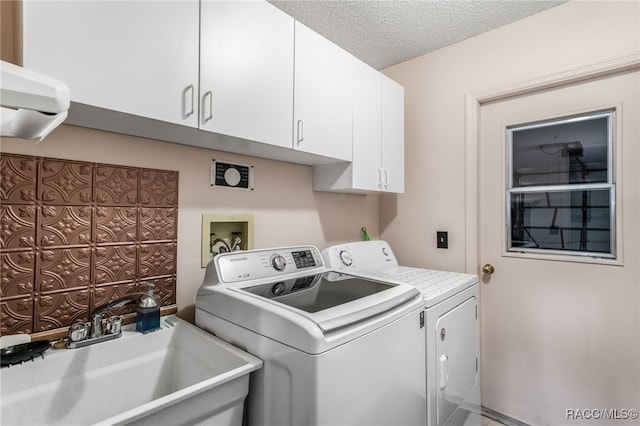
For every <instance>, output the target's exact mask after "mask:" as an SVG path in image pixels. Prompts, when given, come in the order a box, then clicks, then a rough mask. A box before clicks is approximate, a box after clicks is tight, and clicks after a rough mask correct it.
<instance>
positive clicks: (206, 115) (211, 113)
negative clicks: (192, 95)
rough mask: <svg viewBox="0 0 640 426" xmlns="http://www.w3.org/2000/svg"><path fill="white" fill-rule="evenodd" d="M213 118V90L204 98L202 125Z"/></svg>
mask: <svg viewBox="0 0 640 426" xmlns="http://www.w3.org/2000/svg"><path fill="white" fill-rule="evenodd" d="M207 97H208V98H209V114H207V111H206V110H207V108H206V106H207ZM212 118H213V93H211V90H209V91H207V93H205V94H204V96H203V97H202V124H205V123H206V122H207V121H209V120H211V119H212Z"/></svg>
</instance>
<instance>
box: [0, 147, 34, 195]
mask: <svg viewBox="0 0 640 426" xmlns="http://www.w3.org/2000/svg"><path fill="white" fill-rule="evenodd" d="M0 168H1V169H2V177H1V178H0V201H1V202H2V204H5V203H7V204H25V203H27V204H31V203H34V202H35V201H36V179H37V162H36V159H35V158H33V157H17V156H9V155H2V156H1V157H0Z"/></svg>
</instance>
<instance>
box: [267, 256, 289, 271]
mask: <svg viewBox="0 0 640 426" xmlns="http://www.w3.org/2000/svg"><path fill="white" fill-rule="evenodd" d="M271 266H273V268H274V269H275V270H276V271H282V270H283V269H284V267H285V266H287V261H286V260H285V258H284V257H282V256H281V255H279V254H276V255H274V256H273V257H272V258H271Z"/></svg>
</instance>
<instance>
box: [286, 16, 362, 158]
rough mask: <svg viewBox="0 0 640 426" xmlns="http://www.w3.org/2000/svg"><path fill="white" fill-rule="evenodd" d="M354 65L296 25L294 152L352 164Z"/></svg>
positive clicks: (341, 53)
mask: <svg viewBox="0 0 640 426" xmlns="http://www.w3.org/2000/svg"><path fill="white" fill-rule="evenodd" d="M354 62H355V59H354V58H353V56H351V55H350V54H349V53H347V52H346V51H344V50H342V49H340V48H339V47H338V46H336V45H335V44H333V43H331V42H330V41H328V40H327V39H325V38H324V37H322V36H320V35H319V34H317V33H315V32H314V31H312V30H310V29H309V28H307V27H305V26H304V25H302V24H300V23H299V22H296V23H295V85H294V87H295V88H294V93H295V100H294V117H295V118H294V123H293V124H294V142H293V148H294V149H298V150H302V151H305V152H309V153H313V154H319V155H324V156H328V157H332V158H336V159H341V160H345V161H351V155H352V153H351V147H352V135H351V128H352V88H351V75H352V68H353V65H354Z"/></svg>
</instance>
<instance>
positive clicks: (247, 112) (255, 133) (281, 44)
mask: <svg viewBox="0 0 640 426" xmlns="http://www.w3.org/2000/svg"><path fill="white" fill-rule="evenodd" d="M293 26H294V19H293V18H292V17H290V16H288V15H287V14H285V13H284V12H282V11H280V10H279V9H277V8H276V7H275V6H273V5H271V4H269V3H267V2H262V1H260V2H257V1H250V2H248V1H209V0H203V1H202V5H201V15H200V33H201V38H200V43H201V45H200V129H202V130H207V131H212V132H216V133H221V134H224V135H229V136H234V137H239V138H243V139H249V140H252V141H258V142H263V143H267V144H270V145H279V146H283V147H287V148H291V146H292V129H291V122H292V119H293V46H294V44H293V31H294V29H293Z"/></svg>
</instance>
